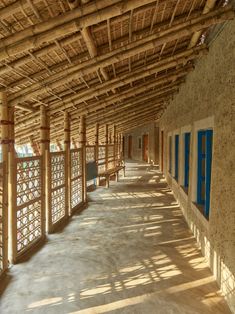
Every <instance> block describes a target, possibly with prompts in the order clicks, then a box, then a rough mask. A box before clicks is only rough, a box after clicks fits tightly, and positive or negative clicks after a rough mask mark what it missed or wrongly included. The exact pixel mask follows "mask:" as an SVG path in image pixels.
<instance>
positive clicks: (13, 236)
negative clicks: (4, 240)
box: [8, 107, 17, 264]
mask: <svg viewBox="0 0 235 314" xmlns="http://www.w3.org/2000/svg"><path fill="white" fill-rule="evenodd" d="M14 121H15V117H14V108H13V107H11V108H9V142H10V145H9V190H8V193H9V196H8V202H9V260H10V262H11V263H12V264H14V263H15V262H16V255H17V220H16V205H17V204H16V200H17V196H16V188H17V187H16V171H17V169H16V157H17V155H16V152H15V145H14V144H15V125H14Z"/></svg>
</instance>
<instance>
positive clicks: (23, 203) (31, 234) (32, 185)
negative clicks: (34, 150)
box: [16, 157, 42, 255]
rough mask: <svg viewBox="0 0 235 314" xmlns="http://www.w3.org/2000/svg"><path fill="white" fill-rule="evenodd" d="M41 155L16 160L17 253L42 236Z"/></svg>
mask: <svg viewBox="0 0 235 314" xmlns="http://www.w3.org/2000/svg"><path fill="white" fill-rule="evenodd" d="M41 176H42V171H41V157H27V158H18V159H17V160H16V254H18V255H19V254H21V253H23V252H24V251H26V250H27V249H29V248H30V247H31V246H32V245H33V243H34V242H36V241H37V240H39V239H40V238H41V236H42V200H41V197H42V193H41V192H42V191H41V188H42V187H41V182H42V178H41Z"/></svg>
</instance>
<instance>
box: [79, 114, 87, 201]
mask: <svg viewBox="0 0 235 314" xmlns="http://www.w3.org/2000/svg"><path fill="white" fill-rule="evenodd" d="M79 133H80V139H79V144H80V148H81V149H82V174H83V176H82V178H83V180H82V186H83V189H82V190H83V191H82V201H83V202H84V203H86V202H87V185H86V177H87V174H86V117H85V116H84V115H83V116H81V117H80V132H79Z"/></svg>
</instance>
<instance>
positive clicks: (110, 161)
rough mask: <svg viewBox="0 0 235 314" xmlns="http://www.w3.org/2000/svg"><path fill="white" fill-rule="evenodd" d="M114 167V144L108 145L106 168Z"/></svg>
mask: <svg viewBox="0 0 235 314" xmlns="http://www.w3.org/2000/svg"><path fill="white" fill-rule="evenodd" d="M113 168H114V145H108V169H113Z"/></svg>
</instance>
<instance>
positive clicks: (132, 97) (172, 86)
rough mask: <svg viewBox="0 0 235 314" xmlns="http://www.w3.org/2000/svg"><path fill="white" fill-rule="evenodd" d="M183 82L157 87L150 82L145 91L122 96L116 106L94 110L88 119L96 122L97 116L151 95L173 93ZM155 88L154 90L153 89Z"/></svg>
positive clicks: (159, 95)
mask: <svg viewBox="0 0 235 314" xmlns="http://www.w3.org/2000/svg"><path fill="white" fill-rule="evenodd" d="M183 82H184V80H183V79H181V80H177V81H175V82H174V83H171V84H167V85H164V86H163V87H162V88H157V86H156V84H153V85H152V84H150V87H149V89H146V91H145V93H143V92H141V91H140V93H138V94H137V92H138V91H136V94H135V93H132V94H131V95H130V96H127V97H125V98H124V97H120V102H119V103H118V104H117V105H116V106H113V105H110V106H107V107H105V108H104V109H103V110H97V111H95V112H93V113H92V114H90V115H89V116H88V121H89V122H94V120H96V119H97V117H98V120H101V119H103V118H104V117H105V116H106V114H108V115H112V114H114V115H115V114H117V113H118V111H120V110H121V111H122V110H123V109H124V110H125V109H126V107H130V106H133V107H134V106H136V105H137V104H138V103H139V102H142V101H143V100H148V98H149V97H153V96H155V97H159V98H161V97H164V96H166V97H167V93H169V94H170V95H171V94H172V93H174V92H175V91H177V90H178V88H179V86H180V84H182V83H183ZM153 83H155V82H153ZM151 85H152V86H151ZM153 88H154V90H153V91H152V89H153ZM127 94H128V93H127ZM152 95H153V96H152ZM121 101H122V102H121ZM101 114H102V115H101Z"/></svg>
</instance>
